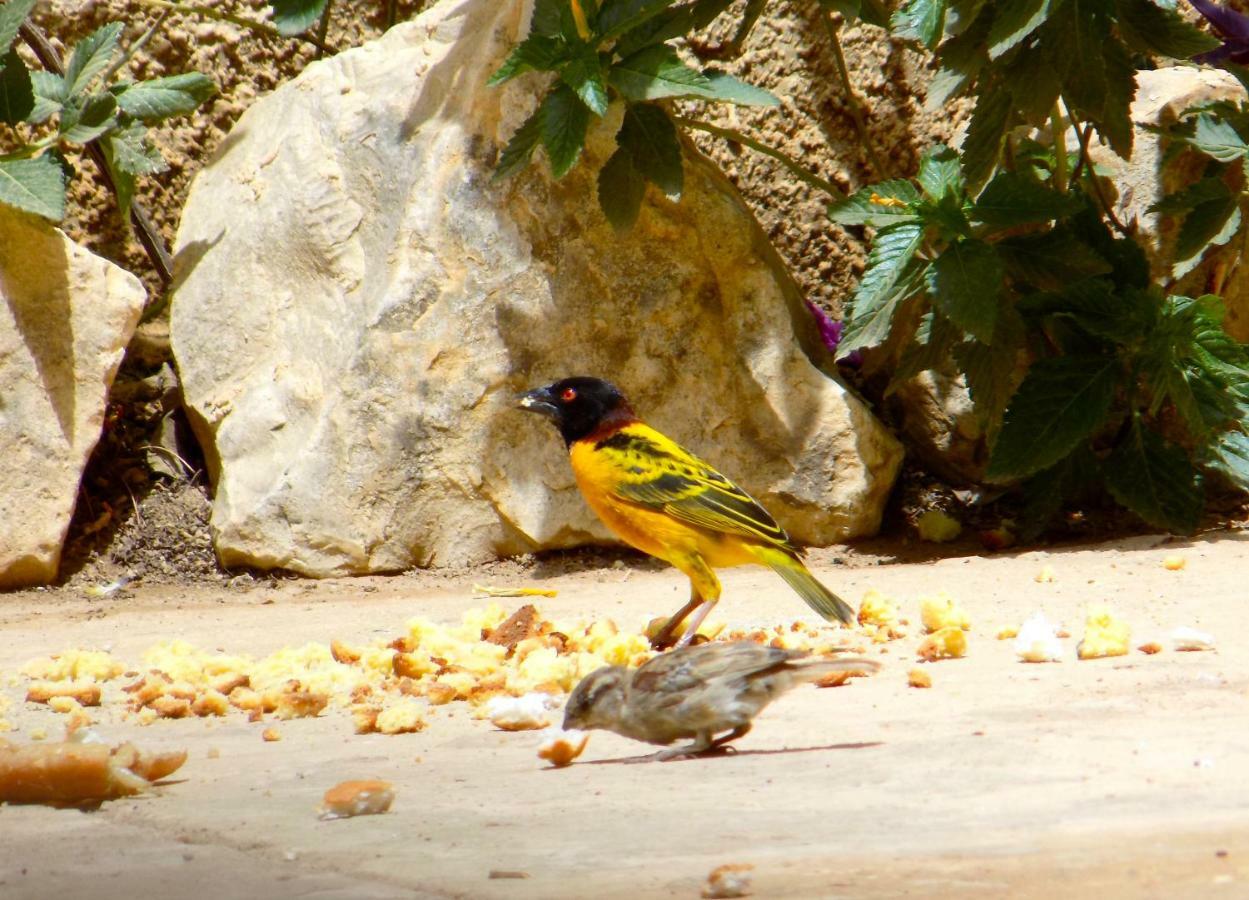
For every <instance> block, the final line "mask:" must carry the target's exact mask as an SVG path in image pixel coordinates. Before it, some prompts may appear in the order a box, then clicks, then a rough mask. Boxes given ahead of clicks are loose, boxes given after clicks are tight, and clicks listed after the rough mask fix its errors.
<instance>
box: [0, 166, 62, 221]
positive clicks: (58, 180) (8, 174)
mask: <svg viewBox="0 0 1249 900" xmlns="http://www.w3.org/2000/svg"><path fill="white" fill-rule="evenodd" d="M0 203H3V204H4V205H6V206H12V207H14V208H16V209H20V210H24V211H25V212H29V213H34V214H35V215H37V216H42V217H43V218H45V219H51V220H52V221H53V222H59V221H61V219H63V218H65V170H64V169H62V168H61V166H60V164H59V163H58V162H57V161H56V160H55V159H53V158H52V157H51V156H50V155H49V154H46V153H45V154H44V155H42V156H36V157H35V158H34V159H12V160H7V161H5V160H0Z"/></svg>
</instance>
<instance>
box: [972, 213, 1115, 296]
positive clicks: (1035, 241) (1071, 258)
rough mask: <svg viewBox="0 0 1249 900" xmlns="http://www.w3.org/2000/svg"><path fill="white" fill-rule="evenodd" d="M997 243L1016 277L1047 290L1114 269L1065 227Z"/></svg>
mask: <svg viewBox="0 0 1249 900" xmlns="http://www.w3.org/2000/svg"><path fill="white" fill-rule="evenodd" d="M993 246H994V247H995V248H997V252H998V255H999V256H1000V257H1001V258H1002V260H1003V261H1004V262H1005V263H1006V269H1007V271H1008V272H1010V275H1011V277H1012V278H1014V279H1015V280H1017V281H1021V282H1025V283H1027V284H1031V285H1033V286H1034V287H1037V288H1039V289H1041V290H1044V291H1057V290H1061V289H1062V288H1064V287H1066V286H1067V284H1068V283H1069V282H1072V281H1075V280H1078V279H1081V278H1089V277H1092V276H1095V275H1105V274H1107V273H1109V272H1110V271H1111V265H1110V263H1108V262H1107V261H1106V260H1104V259H1102V257H1101V256H1099V255H1098V254H1097V253H1096V252H1095V251H1094V250H1093V249H1092V248H1091V247H1089V245H1088V244H1086V243H1084V242H1083V241H1081V240H1079V239H1077V238H1076V237H1075V236H1074V235H1072V233H1071V232H1070V231H1069V230H1068V229H1065V228H1064V229H1055V230H1053V231H1047V232H1043V233H1041V234H1035V235H1021V236H1019V237H1011V238H1006V239H1005V240H1002V241H998V242H997V243H996V244H994V245H993Z"/></svg>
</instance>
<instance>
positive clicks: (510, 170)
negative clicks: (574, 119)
mask: <svg viewBox="0 0 1249 900" xmlns="http://www.w3.org/2000/svg"><path fill="white" fill-rule="evenodd" d="M543 109H544V107H542V106H539V107H538V108H537V109H535V110H534V111H533V113H532V114H531V115H530V116H529V118H528V119H526V120H525V121H524V122H523V123H521V126H520V127H519V128H517V129H516V133H515V134H513V135H512V137H511V138H510V139H509V140H508V142H507V146H506V147H504V148H503V152H502V153H500V154H499V161H498V162H497V163H496V164H495V167H494V177H493V178H492V180H493V181H502V180H503V179H504V178H507V177H508V176H510V175H513V174H514V173H516V172H519V171H520V170H521V169H523V168H524V167H525V166H527V165H528V164H529V158H530V157H531V156H533V151H534V148H535V147H537V146H538V142H539V141H541V140H542V115H543Z"/></svg>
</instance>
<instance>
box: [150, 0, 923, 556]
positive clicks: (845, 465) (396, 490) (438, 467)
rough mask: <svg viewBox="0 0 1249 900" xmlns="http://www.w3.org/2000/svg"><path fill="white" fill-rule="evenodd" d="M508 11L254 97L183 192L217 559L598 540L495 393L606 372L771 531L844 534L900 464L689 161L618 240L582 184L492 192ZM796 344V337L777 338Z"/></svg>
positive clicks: (457, 551)
mask: <svg viewBox="0 0 1249 900" xmlns="http://www.w3.org/2000/svg"><path fill="white" fill-rule="evenodd" d="M527 18H528V8H527V6H526V5H525V4H523V3H520V2H500V0H459V2H455V0H444V2H442V3H440V4H438V5H436V6H435V7H433V8H432V9H431V10H429V11H427V12H426V13H424V14H422V15H421V16H420V17H418V18H417V19H416V20H414V21H413V22H411V23H408V24H406V25H401V26H398V27H396V28H394V29H392V30H391V31H389V32H388V33H387V34H386V36H385V37H383V38H382V39H380V40H378V41H376V42H374V43H372V44H369V45H366V46H364V47H361V48H359V49H355V50H351V51H348V52H346V53H343V54H341V55H339V56H337V57H335V58H333V59H331V60H327V61H325V62H323V63H319V64H316V65H313V66H310V67H309V68H308V69H307V70H306V71H305V73H304V74H303V75H301V76H300V77H299V78H297V79H295V80H294V81H292V82H291V83H289V84H286V85H284V86H283V87H281V88H279V89H278V90H277V91H275V92H274V93H273V94H271V95H270V96H268V97H266V98H264V99H263V100H261V101H259V102H258V103H256V104H255V105H254V106H253V107H251V108H250V109H249V110H248V112H247V113H246V114H245V115H244V116H243V117H242V118H241V119H240V121H239V123H238V125H237V126H236V128H235V131H234V133H233V134H232V135H231V136H230V137H229V138H228V139H227V141H226V142H225V145H224V147H223V148H222V150H221V151H220V152H219V154H218V155H217V157H216V158H215V159H214V160H213V161H212V162H211V163H210V164H209V165H208V166H207V167H206V168H205V169H204V171H203V172H201V173H200V175H199V176H197V178H196V181H195V183H194V185H193V187H192V190H191V195H190V198H189V200H188V202H187V206H186V209H185V211H184V213H183V217H182V224H181V228H180V230H179V233H178V240H177V261H178V281H179V286H178V289H177V292H176V295H175V298H174V301H173V309H172V342H173V349H174V354H175V357H176V360H177V365H178V369H179V372H180V374H181V377H182V382H183V388H184V392H185V395H186V399H187V403H188V405H189V408H190V410H191V411H192V419H193V422H194V424H195V427H196V429H197V432H198V434H199V436H200V439H201V441H202V442H203V444H204V445H205V449H206V452H207V456H208V459H209V466H210V469H211V474H212V476H213V479H214V483H215V486H216V495H215V500H214V507H213V516H212V524H213V530H214V537H215V540H216V546H217V552H218V555H219V557H220V559H221V560H222V562H223V563H225V564H227V565H238V564H247V565H254V566H260V567H283V568H288V569H293V570H295V571H299V572H303V573H307V574H311V575H331V574H340V573H358V572H374V571H388V570H397V569H402V568H405V567H407V566H410V565H413V564H418V565H431V564H432V565H446V564H456V563H464V562H473V561H480V560H483V559H488V558H492V557H496V556H500V555H507V554H515V553H518V552H525V551H529V550H532V549H535V548H541V547H568V546H574V545H578V544H582V543H587V542H598V541H603V540H605V539H607V538H608V535H607V533H606V532H605V530H604V529H603V528H602V526H600V525H599V524H598V523H597V521H596V520H595V519H594V517H593V515H592V514H591V513H590V512H589V510H588V509H587V508H586V507H585V505H584V503H583V502H582V501H581V499H580V497H579V496H578V495H577V493H576V489H575V486H574V484H573V480H572V475H571V473H570V471H569V468H568V463H567V460H566V458H565V454H564V448H563V445H562V443H561V442H560V441H559V439H558V437H557V436H556V434H555V432H554V431H553V429H551V428H550V426H549V425H548V424H547V423H546V422H543V421H541V420H539V419H537V418H536V417H533V416H530V415H526V414H523V413H521V412H519V411H517V410H515V409H514V408H513V404H514V396H515V394H516V392H517V391H519V390H521V389H524V388H527V387H530V386H533V385H537V384H540V383H544V382H546V381H549V380H552V379H554V378H557V377H560V376H563V375H570V374H591V375H599V376H602V377H608V378H610V379H612V380H613V381H615V382H617V383H618V384H619V385H621V387H622V388H624V389H625V390H626V392H627V393H628V394H629V395H630V396H631V398H632V399H633V401H634V405H635V406H636V407H637V409H638V410H639V412H641V413H642V414H643V415H644V416H645V417H646V418H647V419H648V420H650V421H651V422H652V423H653V424H654V425H656V426H657V427H659V428H661V429H663V430H665V431H667V432H668V433H670V434H671V435H673V436H674V437H675V438H677V439H678V440H680V441H682V442H684V443H686V444H687V445H688V446H690V447H691V448H692V449H694V450H695V451H696V452H698V453H700V454H703V455H705V456H706V457H707V458H708V459H710V460H712V461H713V462H714V463H716V464H717V465H719V466H721V467H722V468H723V469H724V470H725V471H726V472H727V473H729V474H731V475H733V476H735V477H736V478H738V479H739V480H740V481H741V482H742V483H743V484H744V486H746V487H747V489H749V490H751V491H752V492H754V493H755V495H756V496H757V497H759V499H760V500H761V501H763V502H764V503H765V504H766V505H767V506H768V507H769V508H770V509H772V510H773V511H774V512H775V513H776V515H777V517H778V518H779V519H780V520H781V522H782V523H783V524H784V525H785V526H786V527H788V528H789V529H790V530H791V532H792V534H793V535H794V536H795V538H796V539H798V540H800V541H803V542H809V543H816V544H826V543H830V542H833V541H836V540H839V539H844V538H849V537H854V536H857V535H862V534H867V533H870V532H872V531H873V530H875V529H876V528H877V527H878V525H879V521H880V516H881V511H882V507H883V504H884V501H885V498H886V495H887V494H888V492H889V489H890V487H891V485H892V482H893V479H894V476H895V474H896V470H897V467H898V464H899V461H900V457H901V450H900V447H899V444H898V443H897V441H896V440H895V439H894V438H893V437H892V436H890V435H889V434H888V433H887V432H886V431H885V430H884V429H883V428H882V427H881V425H880V424H879V423H878V422H877V421H876V419H875V418H874V417H873V416H872V414H871V413H870V411H869V410H868V409H867V408H866V407H865V406H864V404H863V403H862V402H861V401H860V400H859V399H858V398H857V397H855V396H854V395H853V394H851V393H850V392H849V391H848V390H847V389H846V388H845V387H844V386H843V385H842V384H840V383H839V382H838V381H836V380H834V379H832V378H830V377H828V376H826V375H824V374H822V373H821V371H820V370H819V369H817V368H816V367H815V366H814V365H812V363H811V362H810V361H809V359H808V357H807V355H806V354H804V352H803V349H802V347H801V346H800V341H801V342H805V344H806V346H807V347H808V350H810V351H811V352H816V350H815V347H816V341H815V340H814V335H813V334H810V333H808V332H807V329H809V328H810V323H809V320H808V317H807V315H806V313H805V311H804V310H803V309H802V303H801V298H800V296H799V294H798V291H797V289H796V288H795V286H794V284H793V283H792V281H791V280H790V279H789V277H788V276H787V275H786V273H785V271H784V269H783V267H782V266H781V264H780V263H779V262H778V260H777V257H776V254H775V253H774V251H773V250H772V248H771V247H770V245H769V244H768V242H767V240H766V238H765V236H764V235H763V234H762V232H761V231H760V229H759V227H758V226H757V224H756V223H755V221H754V219H753V218H752V217H751V215H750V213H749V212H748V211H747V209H746V208H745V206H744V205H743V203H742V201H741V199H740V197H739V196H738V195H737V193H736V192H735V191H734V190H733V188H732V187H731V185H729V184H728V183H727V181H726V180H725V179H724V178H723V177H722V176H721V175H720V174H719V172H718V171H717V170H716V169H715V168H714V167H713V166H712V165H710V164H709V163H708V162H706V161H705V160H704V159H702V158H701V157H699V156H698V155H697V154H696V153H695V152H694V151H692V150H690V151H689V152H687V155H686V190H685V194H684V196H683V198H682V199H681V201H680V202H679V203H672V202H670V201H668V200H666V199H664V198H663V197H662V196H658V195H652V196H650V197H648V199H647V201H646V204H645V205H644V207H643V210H642V215H641V218H640V221H639V222H638V225H637V226H636V227H635V228H634V229H633V230H632V231H631V232H629V233H628V234H625V235H622V236H617V235H615V234H614V233H613V232H612V230H611V228H610V226H609V225H608V224H607V222H606V221H605V220H604V218H603V216H602V214H601V212H600V211H599V209H598V205H597V200H596V199H595V191H594V172H595V171H596V170H597V166H598V164H599V163H600V162H601V161H602V160H603V159H604V158H605V153H606V151H607V150H608V149H609V147H608V145H609V144H610V137H611V134H612V133H613V129H614V128H615V127H617V126H618V121H619V118H618V117H619V110H617V111H616V113H615V116H614V117H612V118H613V121H610V122H608V123H606V124H605V125H603V126H601V127H599V128H598V129H597V130H595V131H594V132H593V133H592V135H591V141H590V143H591V146H590V148H589V151H588V153H589V156H590V158H591V160H592V161H593V163H594V164H593V165H592V166H591V167H590V168H589V170H587V169H585V168H578V169H577V170H576V171H574V172H573V173H572V174H570V175H569V176H568V177H566V178H565V179H564V180H563V181H561V182H554V181H552V180H551V178H550V176H549V173H548V171H547V168H546V165H545V163H541V164H540V165H538V166H535V167H532V168H531V169H530V170H528V171H527V172H525V173H524V174H522V175H521V176H519V177H518V178H517V179H515V180H513V181H511V182H508V183H504V184H501V185H500V184H494V183H492V182H491V177H490V176H491V172H492V166H493V163H494V161H495V159H496V157H497V154H498V152H499V148H500V147H501V146H502V144H503V143H504V142H505V141H506V139H507V137H508V136H509V135H510V134H511V132H512V131H513V130H514V129H515V128H516V126H517V125H519V123H520V122H521V121H523V120H524V118H525V117H526V116H527V115H528V113H529V112H530V111H531V110H532V109H533V107H534V105H535V104H536V102H537V98H538V96H539V95H540V89H541V87H542V86H543V81H542V79H541V78H540V77H538V76H526V77H524V78H522V79H520V80H518V81H517V82H515V83H513V84H510V85H508V86H507V87H505V88H504V89H491V88H487V87H486V85H485V81H486V78H487V77H488V75H489V73H490V72H491V71H492V70H493V69H494V68H495V67H496V66H497V65H498V63H499V62H500V61H501V60H502V58H503V57H504V55H505V54H506V52H507V50H508V49H509V47H510V46H511V45H512V44H513V43H514V41H515V40H516V39H517V36H518V35H520V34H522V33H523V30H524V29H523V25H524V23H525V22H526V21H527ZM796 331H798V332H799V334H797V335H796Z"/></svg>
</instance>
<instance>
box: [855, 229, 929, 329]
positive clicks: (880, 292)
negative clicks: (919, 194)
mask: <svg viewBox="0 0 1249 900" xmlns="http://www.w3.org/2000/svg"><path fill="white" fill-rule="evenodd" d="M923 242H924V226H923V225H921V224H919V223H916V222H905V223H901V224H897V225H889V226H887V227H885V228H881V229H880V231H878V232H877V233H876V238H875V240H873V241H872V249H871V252H870V253H868V256H867V269H866V270H865V271H864V272H863V277H862V279H860V280H859V286H858V287H857V288H856V289H855V292H854V299H853V301H852V303H851V315H850V319H849V321H848V322H847V324H846V330H845V333H844V334H843V335H842V339H841V344H840V346H839V347H838V352H839V353H849V352H850V351H851V350H857V349H858V348H860V347H869V346H875V345H877V344H879V343H881V342H883V341H884V340H885V338H886V337H888V336H889V331H890V326H891V325H892V322H893V314H894V312H895V311H896V310H897V307H898V305H899V304H900V303H902V302H903V301H904V300H907V299H908V298H910V296H911V295H912V294H914V293H915V292H916V291H917V290H919V288H920V286H921V284H922V280H921V278H920V274H921V272H922V269H921V268H918V267H915V266H912V265H911V261H912V260H913V259H914V257H915V254H916V253H917V252H918V251H919V248H920V246H921V245H922V244H923Z"/></svg>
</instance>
